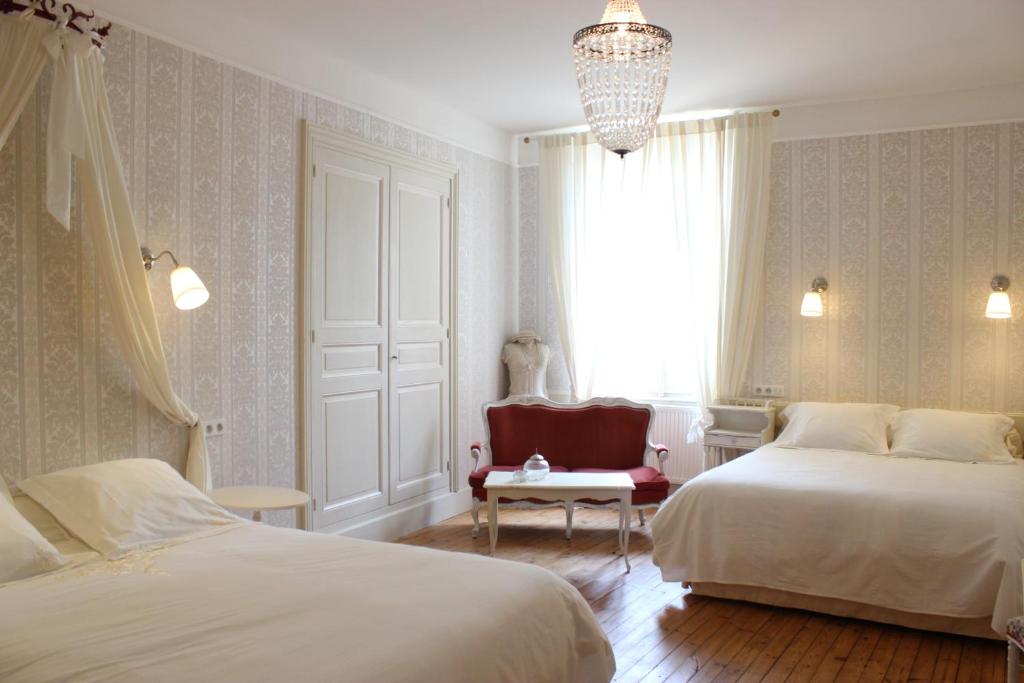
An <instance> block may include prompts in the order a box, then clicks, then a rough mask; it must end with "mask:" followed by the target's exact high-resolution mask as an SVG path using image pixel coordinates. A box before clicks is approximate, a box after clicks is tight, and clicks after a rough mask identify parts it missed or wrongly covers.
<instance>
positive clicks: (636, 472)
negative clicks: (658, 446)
mask: <svg viewBox="0 0 1024 683" xmlns="http://www.w3.org/2000/svg"><path fill="white" fill-rule="evenodd" d="M572 471H573V472H590V473H593V474H601V473H609V472H611V473H614V472H625V473H626V474H628V475H629V478H630V479H632V480H633V486H635V487H636V490H637V491H660V492H662V493H665V494H667V493H668V487H669V481H668V477H666V476H665V475H664V474H662V473H661V472H659V471H658V470H657V469H655V468H653V467H650V466H647V465H644V466H643V467H633V468H631V469H628V470H607V469H603V468H600V467H576V468H574V469H573V470H572Z"/></svg>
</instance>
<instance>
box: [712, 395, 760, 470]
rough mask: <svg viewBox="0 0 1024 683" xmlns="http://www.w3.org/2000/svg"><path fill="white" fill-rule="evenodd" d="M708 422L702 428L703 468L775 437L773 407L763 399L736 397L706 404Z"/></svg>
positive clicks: (713, 465) (722, 461) (715, 464)
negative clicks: (721, 402)
mask: <svg viewBox="0 0 1024 683" xmlns="http://www.w3.org/2000/svg"><path fill="white" fill-rule="evenodd" d="M708 412H709V413H711V425H710V426H709V427H708V428H707V429H705V430H704V469H705V470H708V469H711V468H712V467H715V466H717V465H721V464H722V463H724V462H728V461H729V460H732V459H733V458H735V457H736V456H737V455H739V454H741V453H746V452H749V451H752V450H754V449H755V448H760V447H761V446H763V445H764V444H766V443H770V442H771V441H773V440H774V439H775V408H774V407H773V406H771V405H769V404H768V403H766V402H765V401H760V400H756V401H743V400H742V399H739V400H735V401H733V402H730V403H729V404H723V405H716V406H708Z"/></svg>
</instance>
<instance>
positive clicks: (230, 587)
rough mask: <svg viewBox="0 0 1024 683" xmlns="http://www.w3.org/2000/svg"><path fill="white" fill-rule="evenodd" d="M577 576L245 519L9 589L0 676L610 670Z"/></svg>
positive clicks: (484, 675)
mask: <svg viewBox="0 0 1024 683" xmlns="http://www.w3.org/2000/svg"><path fill="white" fill-rule="evenodd" d="M614 670H615V660H614V657H613V655H612V651H611V647H610V645H609V643H608V641H607V639H606V638H605V636H604V633H603V632H602V630H601V628H600V626H599V625H598V623H597V620H596V619H595V617H594V615H593V612H592V611H591V610H590V607H589V606H588V605H587V604H586V602H585V601H584V600H583V598H582V597H581V596H580V595H579V593H578V592H577V591H576V590H575V589H574V588H573V587H572V586H570V585H569V584H568V583H566V582H565V581H563V580H562V579H560V578H559V577H557V576H555V575H554V574H552V573H551V572H549V571H547V570H544V569H541V568H538V567H534V566H531V565H527V564H521V563H515V562H508V561H502V560H496V559H492V558H489V557H484V556H474V555H466V554H459V553H449V552H443V551H437V550H430V549H425V548H415V547H409V546H400V545H393V544H386V543H374V542H370V541H361V540H355V539H349V538H342V537H337V536H326V535H319V534H310V533H305V532H301V531H294V530H288V529H277V528H272V527H268V526H264V525H261V524H251V523H244V524H242V525H240V526H238V527H235V528H231V529H229V530H226V531H222V532H220V533H217V534H215V535H211V536H207V537H204V538H198V539H192V540H189V541H186V542H182V543H180V544H177V545H172V546H170V547H166V548H163V549H158V550H153V551H149V552H139V553H135V554H132V555H130V556H128V557H126V558H124V559H120V560H115V561H104V560H100V559H97V560H93V561H91V562H89V561H87V562H84V563H82V564H79V565H78V566H77V567H74V568H71V569H67V570H60V571H57V572H54V573H52V574H49V575H46V576H43V577H37V578H33V579H27V580H24V581H18V582H12V583H8V584H6V585H3V586H0V680H2V681H5V682H6V683H16V682H18V681H31V682H32V683H43V682H45V681H147V682H148V681H174V682H176V683H177V682H180V681H189V680H210V681H223V682H231V681H240V682H241V681H245V682H247V683H248V682H251V681H351V682H359V681H389V682H393V683H403V682H410V683H411V682H414V681H415V682H423V681H446V682H447V681H480V682H483V681H501V682H505V681H508V682H512V681H515V682H519V681H538V682H540V681H552V682H556V681H557V682H562V681H579V682H581V683H582V682H587V683H589V682H591V681H608V680H610V678H611V676H612V674H613V673H614Z"/></svg>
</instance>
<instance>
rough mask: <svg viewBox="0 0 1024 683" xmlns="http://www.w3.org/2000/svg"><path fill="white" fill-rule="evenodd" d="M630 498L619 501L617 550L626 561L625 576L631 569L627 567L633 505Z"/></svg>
mask: <svg viewBox="0 0 1024 683" xmlns="http://www.w3.org/2000/svg"><path fill="white" fill-rule="evenodd" d="M630 498H632V495H630ZM630 498H620V499H619V550H621V551H622V559H624V560H625V561H626V573H627V574H628V573H629V572H630V569H631V567H630V566H629V528H630V526H632V525H631V524H630V522H632V518H633V503H632V501H631V500H630Z"/></svg>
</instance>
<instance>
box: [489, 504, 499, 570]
mask: <svg viewBox="0 0 1024 683" xmlns="http://www.w3.org/2000/svg"><path fill="white" fill-rule="evenodd" d="M488 494H489V495H488V496H487V533H488V534H489V535H490V537H491V555H494V546H496V545H497V544H498V494H497V493H495V492H493V491H490V492H488Z"/></svg>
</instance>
